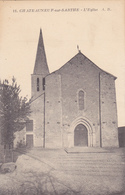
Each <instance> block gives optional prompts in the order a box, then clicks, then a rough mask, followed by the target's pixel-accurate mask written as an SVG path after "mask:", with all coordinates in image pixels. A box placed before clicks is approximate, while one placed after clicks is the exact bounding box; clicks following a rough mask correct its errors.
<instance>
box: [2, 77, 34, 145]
mask: <svg viewBox="0 0 125 195" xmlns="http://www.w3.org/2000/svg"><path fill="white" fill-rule="evenodd" d="M20 92H21V90H20V86H18V85H17V83H16V79H15V78H14V77H13V78H12V83H11V84H9V82H8V80H4V81H3V82H2V83H1V82H0V123H1V124H0V129H1V132H2V143H3V144H4V145H6V144H9V145H10V144H13V140H14V138H15V137H14V133H15V132H16V131H20V130H22V128H23V127H24V125H25V120H26V119H27V117H28V116H29V114H30V112H31V111H30V102H29V101H28V100H27V98H26V97H24V98H23V97H20Z"/></svg>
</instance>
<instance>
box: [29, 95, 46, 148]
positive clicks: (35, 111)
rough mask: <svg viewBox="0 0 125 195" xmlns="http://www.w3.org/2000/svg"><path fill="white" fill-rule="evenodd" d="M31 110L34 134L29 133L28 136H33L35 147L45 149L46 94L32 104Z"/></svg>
mask: <svg viewBox="0 0 125 195" xmlns="http://www.w3.org/2000/svg"><path fill="white" fill-rule="evenodd" d="M31 110H32V113H31V116H30V120H33V132H28V134H33V142H34V144H33V145H34V146H37V147H38V146H42V147H44V93H43V94H41V96H40V97H38V98H36V99H35V100H34V101H33V102H32V103H31Z"/></svg>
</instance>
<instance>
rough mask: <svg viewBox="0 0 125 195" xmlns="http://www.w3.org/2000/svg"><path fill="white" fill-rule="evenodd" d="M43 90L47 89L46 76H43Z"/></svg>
mask: <svg viewBox="0 0 125 195" xmlns="http://www.w3.org/2000/svg"><path fill="white" fill-rule="evenodd" d="M43 90H45V78H43Z"/></svg>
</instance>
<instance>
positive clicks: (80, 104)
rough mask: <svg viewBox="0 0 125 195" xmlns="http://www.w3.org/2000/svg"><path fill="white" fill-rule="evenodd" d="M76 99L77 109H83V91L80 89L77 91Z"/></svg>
mask: <svg viewBox="0 0 125 195" xmlns="http://www.w3.org/2000/svg"><path fill="white" fill-rule="evenodd" d="M78 100H79V110H83V109H84V106H85V105H84V91H82V90H80V91H79V93H78Z"/></svg>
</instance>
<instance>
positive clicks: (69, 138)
mask: <svg viewBox="0 0 125 195" xmlns="http://www.w3.org/2000/svg"><path fill="white" fill-rule="evenodd" d="M115 80H116V77H115V76H113V75H112V74H110V73H108V72H106V71H104V70H102V69H101V68H99V67H98V66H97V65H95V64H94V63H93V62H92V61H91V60H89V59H88V58H87V57H86V56H85V55H84V54H82V53H81V51H78V53H77V54H76V55H75V56H74V57H73V58H72V59H70V60H69V61H68V62H67V63H65V64H64V65H63V66H62V67H61V68H59V69H58V70H56V71H54V72H52V73H50V72H49V68H48V64H47V59H46V53H45V48H44V42H43V35H42V30H40V35H39V41H38V47H37V53H36V60H35V66H34V70H33V74H32V75H31V94H32V95H31V96H32V97H31V110H32V113H31V117H30V120H29V121H27V124H26V143H27V145H29V146H35V147H43V148H72V147H118V126H117V125H118V124H117V105H116V92H115Z"/></svg>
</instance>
